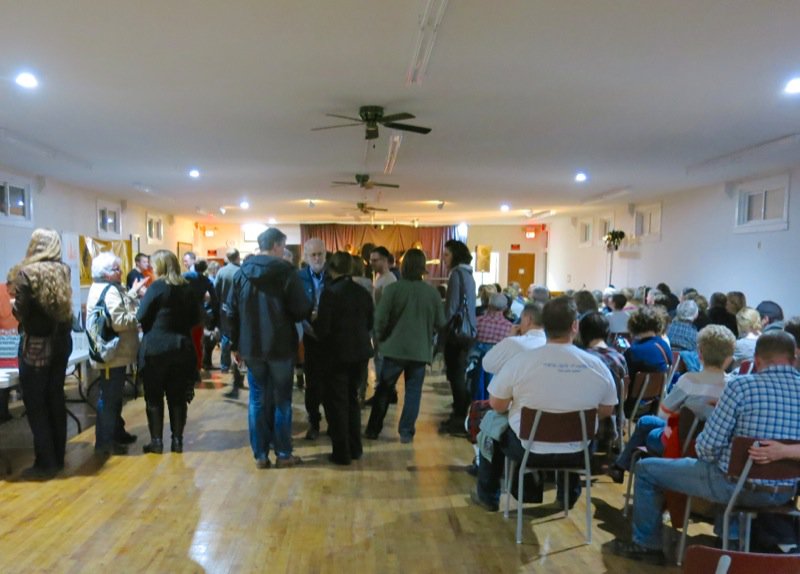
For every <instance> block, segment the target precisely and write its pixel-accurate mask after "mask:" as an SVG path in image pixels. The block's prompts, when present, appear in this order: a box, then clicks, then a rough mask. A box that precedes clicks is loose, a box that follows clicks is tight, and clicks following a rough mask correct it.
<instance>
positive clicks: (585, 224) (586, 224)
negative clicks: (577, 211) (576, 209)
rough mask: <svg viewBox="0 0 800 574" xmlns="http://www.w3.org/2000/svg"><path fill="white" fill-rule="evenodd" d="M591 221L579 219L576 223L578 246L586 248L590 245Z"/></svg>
mask: <svg viewBox="0 0 800 574" xmlns="http://www.w3.org/2000/svg"><path fill="white" fill-rule="evenodd" d="M592 227H593V225H592V220H591V219H581V220H579V221H578V246H579V247H588V246H590V245H591V244H592Z"/></svg>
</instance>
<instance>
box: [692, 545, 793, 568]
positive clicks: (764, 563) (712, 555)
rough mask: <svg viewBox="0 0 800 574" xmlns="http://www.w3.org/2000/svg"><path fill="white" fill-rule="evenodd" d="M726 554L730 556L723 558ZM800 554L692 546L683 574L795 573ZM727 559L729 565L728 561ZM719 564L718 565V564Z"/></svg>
mask: <svg viewBox="0 0 800 574" xmlns="http://www.w3.org/2000/svg"><path fill="white" fill-rule="evenodd" d="M723 557H727V558H728V560H723V561H722V563H720V559H721V558H723ZM798 560H800V558H798V557H797V555H796V554H795V555H791V554H789V555H782V554H758V553H755V552H731V551H729V550H720V549H718V548H710V547H708V546H690V547H689V549H688V550H687V551H686V557H685V558H684V560H683V573H684V574H715V573H719V574H754V573H758V572H769V574H796V573H797V571H798V570H799V569H800V568H798ZM726 563H728V567H727V569H725V564H726ZM718 567H719V568H718Z"/></svg>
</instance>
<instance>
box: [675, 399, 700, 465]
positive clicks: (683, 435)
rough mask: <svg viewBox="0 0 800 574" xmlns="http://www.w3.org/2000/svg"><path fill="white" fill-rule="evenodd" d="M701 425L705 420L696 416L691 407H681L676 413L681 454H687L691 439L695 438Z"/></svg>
mask: <svg viewBox="0 0 800 574" xmlns="http://www.w3.org/2000/svg"><path fill="white" fill-rule="evenodd" d="M703 427H705V421H701V420H700V419H699V418H697V417H696V416H695V414H694V411H693V410H692V409H690V408H689V407H683V408H681V410H680V412H679V413H678V440H679V441H680V444H681V455H683V456H687V455H688V452H689V447H690V446H691V444H692V441H694V440H695V439H696V438H697V435H699V434H700V432H701V431H702V430H703Z"/></svg>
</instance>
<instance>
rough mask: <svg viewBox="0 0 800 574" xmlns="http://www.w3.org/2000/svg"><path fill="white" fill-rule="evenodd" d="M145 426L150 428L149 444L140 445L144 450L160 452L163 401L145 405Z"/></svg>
mask: <svg viewBox="0 0 800 574" xmlns="http://www.w3.org/2000/svg"><path fill="white" fill-rule="evenodd" d="M145 411H146V412H147V428H148V429H149V430H150V444H146V445H144V446H143V447H142V450H143V451H144V452H152V453H154V454H161V453H162V452H164V442H163V440H162V437H163V436H164V403H161V404H158V405H147V407H146V409H145Z"/></svg>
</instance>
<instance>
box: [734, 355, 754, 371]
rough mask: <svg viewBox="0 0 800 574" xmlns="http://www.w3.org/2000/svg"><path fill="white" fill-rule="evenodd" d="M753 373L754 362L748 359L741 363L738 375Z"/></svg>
mask: <svg viewBox="0 0 800 574" xmlns="http://www.w3.org/2000/svg"><path fill="white" fill-rule="evenodd" d="M752 372H753V361H751V360H750V359H746V360H744V361H742V362H741V363H739V370H738V371H737V373H736V374H738V375H749V374H750V373H752Z"/></svg>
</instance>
